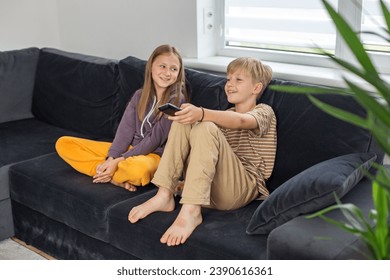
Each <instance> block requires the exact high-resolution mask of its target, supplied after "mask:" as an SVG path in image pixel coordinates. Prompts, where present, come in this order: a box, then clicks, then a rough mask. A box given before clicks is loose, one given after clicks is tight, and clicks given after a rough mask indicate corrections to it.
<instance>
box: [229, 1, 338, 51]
mask: <svg viewBox="0 0 390 280" xmlns="http://www.w3.org/2000/svg"><path fill="white" fill-rule="evenodd" d="M331 3H332V4H333V6H334V7H337V0H333V1H331ZM225 44H226V46H233V47H249V48H264V49H274V50H287V51H298V52H309V53H315V52H316V45H318V46H321V47H322V48H325V49H327V50H329V51H331V52H333V51H334V49H335V45H336V31H335V28H334V26H333V23H332V21H331V19H330V17H329V16H328V14H327V12H326V10H325V8H324V6H323V5H322V3H321V1H318V0H310V1H307V0H294V1H291V0H278V1H272V0H225Z"/></svg>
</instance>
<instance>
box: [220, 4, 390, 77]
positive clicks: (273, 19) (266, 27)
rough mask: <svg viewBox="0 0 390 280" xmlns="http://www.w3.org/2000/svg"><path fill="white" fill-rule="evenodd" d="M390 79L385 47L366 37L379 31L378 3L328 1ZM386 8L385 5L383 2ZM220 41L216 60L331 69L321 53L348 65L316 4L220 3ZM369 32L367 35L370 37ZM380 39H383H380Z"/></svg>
mask: <svg viewBox="0 0 390 280" xmlns="http://www.w3.org/2000/svg"><path fill="white" fill-rule="evenodd" d="M328 2H329V3H330V4H331V5H332V6H333V7H334V8H335V9H338V11H339V12H340V13H342V14H343V15H344V17H345V18H346V19H347V20H348V22H349V23H350V24H351V25H352V26H353V28H354V29H355V30H356V32H362V33H361V39H362V42H363V43H364V44H365V46H366V48H367V49H368V50H370V51H371V53H372V57H373V59H374V61H375V63H376V64H378V66H379V67H380V69H381V70H382V71H383V72H384V73H390V45H389V43H388V42H386V41H385V40H383V39H381V38H380V37H378V36H373V35H372V32H380V30H381V28H382V27H384V26H385V22H384V18H383V16H382V14H381V9H380V6H379V4H380V3H379V0H348V1H346V0H329V1H328ZM385 2H386V4H387V5H388V6H389V7H390V0H386V1H385ZM224 3H225V6H224V15H223V19H224V23H223V30H224V32H223V36H222V37H221V38H222V42H221V43H220V46H221V47H220V49H219V51H218V55H225V56H243V55H252V56H257V57H260V58H261V59H264V60H269V61H278V62H286V63H294V64H305V65H315V66H325V67H332V64H331V62H330V60H329V59H328V58H327V57H326V56H323V55H321V54H320V52H319V48H318V47H320V48H323V49H325V50H327V51H329V52H331V53H332V54H335V55H336V56H338V57H342V58H344V59H349V58H350V57H349V56H350V55H351V54H350V53H349V51H348V49H347V47H346V46H345V45H344V42H343V41H342V40H341V38H339V37H338V35H337V32H336V29H335V27H334V25H333V22H332V20H331V18H330V17H329V15H328V13H327V11H326V9H325V7H324V6H323V4H322V2H321V1H320V0H310V1H307V0H277V1H271V0H225V1H224ZM370 32H371V33H370ZM382 35H383V34H382Z"/></svg>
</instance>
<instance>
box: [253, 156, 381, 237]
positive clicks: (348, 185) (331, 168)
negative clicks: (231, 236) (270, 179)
mask: <svg viewBox="0 0 390 280" xmlns="http://www.w3.org/2000/svg"><path fill="white" fill-rule="evenodd" d="M375 159H376V155H375V154H370V153H358V154H348V155H344V156H339V157H335V158H332V159H329V160H326V161H323V162H320V163H317V164H316V165H313V166H312V167H309V168H308V169H305V170H304V171H302V172H301V173H299V174H297V175H295V176H294V177H292V178H291V179H289V180H287V181H286V182H284V183H283V184H282V185H281V186H280V187H279V188H277V189H276V190H275V191H274V192H272V193H271V194H270V196H269V197H267V198H266V199H265V200H264V201H263V202H262V203H261V205H260V206H259V207H258V208H257V209H256V211H255V212H254V213H253V216H252V218H251V220H250V221H249V224H248V227H247V230H246V232H247V233H248V234H269V233H270V232H271V231H272V230H273V229H275V228H277V227H278V226H280V225H282V224H284V223H285V222H287V221H289V220H292V219H293V218H295V217H298V216H300V215H304V214H309V213H312V212H314V211H317V210H320V209H323V208H325V207H327V206H330V205H332V204H334V203H335V196H337V198H339V199H341V198H342V197H343V196H344V195H345V194H347V193H348V192H349V191H350V190H351V189H352V188H354V187H355V186H356V185H357V184H358V183H359V182H360V180H361V179H362V178H363V177H364V175H365V174H366V173H367V172H368V170H369V169H370V168H371V166H372V162H373V161H374V160H375Z"/></svg>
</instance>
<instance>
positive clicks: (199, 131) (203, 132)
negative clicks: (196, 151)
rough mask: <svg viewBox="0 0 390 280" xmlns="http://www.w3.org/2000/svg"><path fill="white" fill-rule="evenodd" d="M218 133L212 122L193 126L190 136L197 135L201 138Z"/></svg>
mask: <svg viewBox="0 0 390 280" xmlns="http://www.w3.org/2000/svg"><path fill="white" fill-rule="evenodd" d="M218 131H219V128H218V126H217V125H216V124H215V123H213V122H200V123H197V124H196V125H194V127H193V128H192V131H191V136H193V135H198V136H201V137H205V136H210V135H215V133H217V132H218Z"/></svg>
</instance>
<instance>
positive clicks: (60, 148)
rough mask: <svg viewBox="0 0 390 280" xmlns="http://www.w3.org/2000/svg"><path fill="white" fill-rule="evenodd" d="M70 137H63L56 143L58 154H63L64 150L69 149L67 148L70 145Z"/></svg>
mask: <svg viewBox="0 0 390 280" xmlns="http://www.w3.org/2000/svg"><path fill="white" fill-rule="evenodd" d="M71 138H72V137H70V136H61V137H60V138H58V139H57V141H56V143H55V149H56V151H57V152H58V153H61V152H62V151H63V150H65V149H67V148H66V146H67V145H68V144H69V143H70V139H71Z"/></svg>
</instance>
